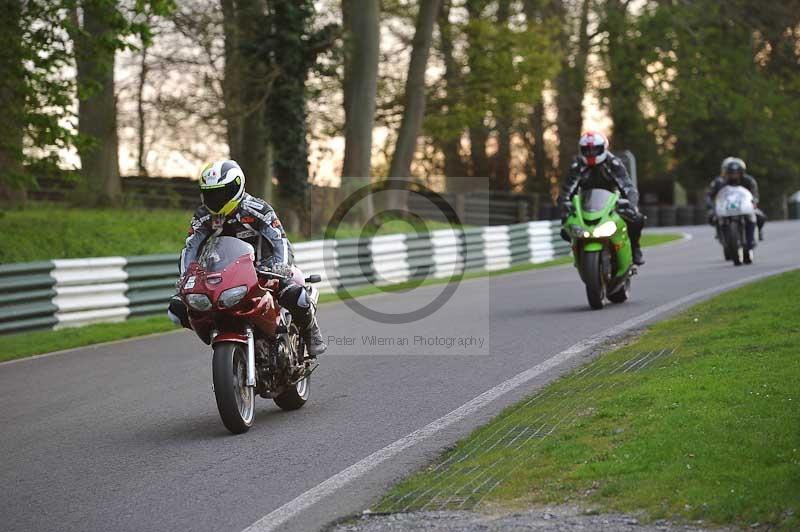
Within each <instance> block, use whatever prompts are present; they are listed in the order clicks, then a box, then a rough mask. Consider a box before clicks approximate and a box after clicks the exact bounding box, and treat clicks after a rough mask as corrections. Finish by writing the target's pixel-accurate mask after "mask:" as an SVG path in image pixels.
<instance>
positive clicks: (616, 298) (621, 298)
mask: <svg viewBox="0 0 800 532" xmlns="http://www.w3.org/2000/svg"><path fill="white" fill-rule="evenodd" d="M629 297H631V280H630V278H628V279H625V284H623V285H622V288H620V289H619V290H617V291H616V292H614V293H611V294H608V300H609V301H611V302H612V303H625V302H626V301H627V300H628V298H629Z"/></svg>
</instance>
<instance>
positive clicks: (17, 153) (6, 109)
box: [0, 0, 25, 201]
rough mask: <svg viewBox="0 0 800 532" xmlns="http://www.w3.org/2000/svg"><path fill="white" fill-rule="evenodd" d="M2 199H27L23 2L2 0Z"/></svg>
mask: <svg viewBox="0 0 800 532" xmlns="http://www.w3.org/2000/svg"><path fill="white" fill-rule="evenodd" d="M0 7H2V10H3V15H2V16H1V17H0V72H2V73H3V75H2V76H0V116H2V117H3V127H2V128H0V199H9V200H14V201H19V200H24V199H25V189H24V188H21V187H20V186H19V185H20V181H21V177H22V176H21V172H22V167H21V164H20V161H21V160H22V135H23V131H24V130H25V70H24V67H23V63H22V58H23V55H24V50H23V43H22V1H21V0H3V1H2V2H0Z"/></svg>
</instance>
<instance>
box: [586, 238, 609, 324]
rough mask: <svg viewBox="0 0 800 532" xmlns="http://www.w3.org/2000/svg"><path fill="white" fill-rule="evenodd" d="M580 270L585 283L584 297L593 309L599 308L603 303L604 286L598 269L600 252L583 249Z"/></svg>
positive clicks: (604, 296) (604, 295)
mask: <svg viewBox="0 0 800 532" xmlns="http://www.w3.org/2000/svg"><path fill="white" fill-rule="evenodd" d="M581 271H582V272H583V275H582V277H583V282H584V283H585V284H586V299H588V300H589V306H590V307H592V308H593V309H594V310H600V309H601V308H603V306H604V305H605V298H606V286H605V283H603V275H602V272H601V271H600V252H599V251H584V252H583V253H582V254H581Z"/></svg>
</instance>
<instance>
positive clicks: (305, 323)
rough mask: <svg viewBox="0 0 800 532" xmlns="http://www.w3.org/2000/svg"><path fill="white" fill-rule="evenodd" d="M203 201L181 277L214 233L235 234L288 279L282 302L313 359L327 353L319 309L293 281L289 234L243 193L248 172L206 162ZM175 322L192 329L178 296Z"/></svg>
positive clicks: (265, 207) (267, 207)
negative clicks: (319, 321)
mask: <svg viewBox="0 0 800 532" xmlns="http://www.w3.org/2000/svg"><path fill="white" fill-rule="evenodd" d="M200 199H201V201H202V202H203V203H202V205H200V207H198V208H197V211H195V213H194V217H193V218H192V224H191V227H190V228H189V236H188V238H187V239H186V245H185V247H184V249H183V252H182V253H181V277H182V276H183V275H184V274H185V273H186V270H187V269H188V268H189V265H190V264H191V263H192V262H194V261H196V260H197V257H198V255H199V254H200V250H201V248H202V247H203V243H204V242H205V241H206V239H207V238H208V237H210V236H212V235H222V236H232V237H236V238H239V239H241V240H244V241H245V242H247V243H249V244H251V245H252V246H253V249H255V250H256V257H257V259H256V260H257V262H258V266H259V267H260V268H264V269H268V270H270V271H272V272H273V273H276V274H279V275H282V276H284V277H288V279H289V280H284V281H281V284H280V288H279V292H278V303H279V304H280V305H281V306H282V307H283V308H285V309H287V310H288V311H289V312H290V313H291V315H292V319H293V320H294V322H295V323H296V324H297V325H298V327H299V329H300V333H301V336H302V337H303V340H304V341H305V345H306V349H307V351H308V354H309V355H310V356H311V357H316V356H318V355H321V354H322V353H324V352H325V350H326V349H327V347H328V346H327V345H326V344H325V342H324V341H323V340H322V334H321V333H320V330H319V325H318V324H317V319H316V309H315V307H314V304H313V303H312V301H311V299H310V298H309V297H308V292H307V291H306V289H305V288H304V287H302V286H300V285H298V284H296V283H295V282H294V281H292V280H291V272H292V268H291V264H292V262H293V253H292V248H291V245H290V244H289V240H288V239H287V238H286V233H285V232H284V230H283V226H282V225H281V222H280V220H279V219H278V216H277V215H276V214H275V211H274V210H273V208H272V207H271V206H270V205H269V204H268V203H267V202H266V201H264V200H262V199H260V198H256V197H254V196H251V195H250V194H248V193H246V192H245V191H244V172H243V171H242V169H241V168H240V167H239V165H238V164H237V163H236V161H230V160H221V161H216V162H213V163H210V164H208V165H207V166H206V167H205V168H203V171H202V172H201V174H200ZM168 313H169V314H170V317H171V318H173V321H176V322H180V324H181V325H183V326H184V327H186V328H190V325H189V320H188V313H187V309H186V306H185V305H184V303H183V301H181V299H180V297H178V296H174V297H173V298H172V300H171V301H170V305H169V312H168Z"/></svg>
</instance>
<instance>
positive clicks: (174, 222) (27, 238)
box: [0, 205, 451, 264]
mask: <svg viewBox="0 0 800 532" xmlns="http://www.w3.org/2000/svg"><path fill="white" fill-rule="evenodd" d="M191 218H192V212H191V211H187V210H180V209H141V208H128V209H86V208H83V209H78V208H66V207H63V206H58V205H50V206H47V205H42V206H36V207H30V208H26V209H18V210H2V209H0V264H10V263H14V262H30V261H37V260H50V259H69V258H83V257H109V256H123V257H125V256H131V255H150V254H156V253H175V256H176V257H177V255H178V251H179V250H180V249H181V248H182V247H183V244H184V240H185V239H186V232H187V231H188V229H189V222H190V220H191ZM54 220H56V221H57V224H58V230H57V231H55V230H54V231H42V230H41V228H42V227H50V226H51V225H52V224H53V221H54ZM449 227H451V226H450V225H449V224H446V223H443V222H435V221H426V222H424V224H411V223H408V222H406V221H405V220H387V221H386V222H385V223H383V224H382V225H381V226H380V227H378V228H377V230H376V231H375V234H378V235H384V234H393V233H408V232H415V231H433V230H436V229H445V228H449ZM322 234H323V232H322V231H320V232H319V234H317V235H312V236H311V237H309V238H303V237H301V236H300V235H293V234H292V235H289V239H290V240H291V241H292V242H302V241H303V240H314V239H317V238H322ZM360 234H361V228H360V227H355V226H353V225H348V224H343V225H342V226H340V227H339V229H338V230H337V231H336V234H335V237H336V238H352V237H358V236H359V235H360Z"/></svg>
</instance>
